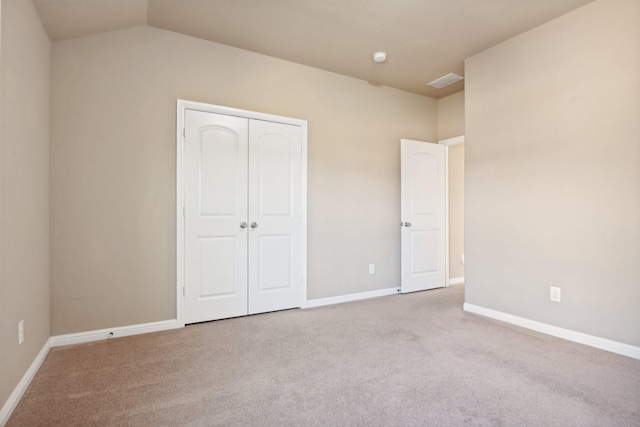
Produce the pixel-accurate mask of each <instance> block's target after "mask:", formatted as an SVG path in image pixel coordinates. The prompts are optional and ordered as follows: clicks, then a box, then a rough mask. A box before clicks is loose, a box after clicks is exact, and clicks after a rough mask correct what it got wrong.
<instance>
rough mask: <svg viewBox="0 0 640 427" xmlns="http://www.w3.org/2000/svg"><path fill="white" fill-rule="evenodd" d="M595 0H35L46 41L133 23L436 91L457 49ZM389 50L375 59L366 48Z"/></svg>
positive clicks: (465, 53) (468, 49) (454, 68)
mask: <svg viewBox="0 0 640 427" xmlns="http://www.w3.org/2000/svg"><path fill="white" fill-rule="evenodd" d="M591 1H592V0H34V3H35V5H36V8H37V9H38V13H39V14H40V17H41V19H42V22H43V25H44V27H45V29H46V31H47V32H48V34H49V37H50V38H51V40H52V41H53V42H56V41H62V40H67V39H71V38H76V37H83V36H88V35H92V34H96V33H100V32H105V31H112V30H116V29H122V28H127V27H131V26H137V25H150V26H153V27H157V28H161V29H165V30H169V31H175V32H179V33H183V34H187V35H191V36H194V37H199V38H203V39H207V40H211V41H214V42H218V43H223V44H226V45H230V46H235V47H238V48H241V49H246V50H250V51H253V52H258V53H262V54H265V55H269V56H273V57H276V58H281V59H285V60H289V61H292V62H296V63H299V64H304V65H308V66H311V67H316V68H320V69H323V70H327V71H332V72H335V73H339V74H344V75H347V76H352V77H356V78H359V79H363V80H367V81H369V82H371V83H373V84H382V85H386V86H391V87H394V88H397V89H402V90H406V91H409V92H414V93H417V94H421V95H427V96H431V97H433V98H441V97H443V96H446V95H449V94H451V93H455V92H458V91H460V90H462V89H463V88H464V82H459V83H455V84H453V85H451V86H448V87H446V88H443V89H433V88H430V87H427V86H426V83H428V82H430V81H432V80H434V79H436V78H438V77H441V76H443V75H445V74H448V73H450V72H454V73H458V74H462V75H464V58H467V57H469V56H471V55H473V54H475V53H478V52H481V51H482V50H484V49H487V48H489V47H491V46H494V45H496V44H498V43H500V42H502V41H504V40H507V39H509V38H511V37H513V36H515V35H517V34H520V33H523V32H525V31H527V30H530V29H532V28H534V27H536V26H538V25H541V24H543V23H545V22H547V21H550V20H552V19H554V18H557V17H558V16H560V15H563V14H565V13H567V12H569V11H571V10H574V9H576V8H578V7H581V6H583V5H585V4H587V3H590V2H591ZM377 51H385V52H387V54H388V56H387V62H386V63H384V64H376V63H374V62H373V60H372V54H373V53H374V52H377Z"/></svg>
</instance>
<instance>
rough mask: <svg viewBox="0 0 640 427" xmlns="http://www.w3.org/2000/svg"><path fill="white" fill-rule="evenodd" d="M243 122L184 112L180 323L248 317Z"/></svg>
mask: <svg viewBox="0 0 640 427" xmlns="http://www.w3.org/2000/svg"><path fill="white" fill-rule="evenodd" d="M247 150H248V120H247V119H245V118H238V117H232V116H224V115H218V114H213V113H205V112H201V111H193V110H187V111H186V113H185V248H184V249H185V302H184V304H185V323H195V322H202V321H207V320H214V319H222V318H226V317H234V316H241V315H244V314H247V280H248V277H247V250H248V248H247V244H248V242H247V228H242V227H241V224H242V223H245V224H246V221H247V209H248V208H247V185H248V183H247V155H248V152H247Z"/></svg>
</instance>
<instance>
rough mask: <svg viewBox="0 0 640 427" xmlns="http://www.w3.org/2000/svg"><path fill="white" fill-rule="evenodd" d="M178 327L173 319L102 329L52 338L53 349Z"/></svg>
mask: <svg viewBox="0 0 640 427" xmlns="http://www.w3.org/2000/svg"><path fill="white" fill-rule="evenodd" d="M178 327H179V326H178V321H177V320H176V319H173V320H163V321H160V322H151V323H141V324H138V325H129V326H120V327H117V328H111V329H100V330H97V331H87V332H78V333H76V334H66V335H56V336H54V337H51V347H58V346H61V345H69V344H80V343H85V342H92V341H100V340H106V339H109V338H118V337H127V336H130V335H139V334H146V333H149V332H159V331H167V330H169V329H176V328H178Z"/></svg>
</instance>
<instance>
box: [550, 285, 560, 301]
mask: <svg viewBox="0 0 640 427" xmlns="http://www.w3.org/2000/svg"><path fill="white" fill-rule="evenodd" d="M549 299H550V300H551V301H554V302H560V300H561V299H562V290H561V289H560V288H558V287H556V286H551V287H550V288H549Z"/></svg>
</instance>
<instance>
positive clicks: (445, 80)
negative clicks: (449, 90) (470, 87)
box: [427, 73, 464, 89]
mask: <svg viewBox="0 0 640 427" xmlns="http://www.w3.org/2000/svg"><path fill="white" fill-rule="evenodd" d="M462 79H464V77H462V76H460V75H458V74H455V73H449V74H447V75H446V76H442V77H440V78H439V79H435V80H434V81H432V82H430V83H427V86H431V87H435V88H436V89H442V88H443V87H445V86H449V85H450V84H453V83H455V82H459V81H460V80H462Z"/></svg>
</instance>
